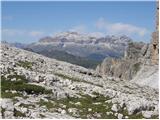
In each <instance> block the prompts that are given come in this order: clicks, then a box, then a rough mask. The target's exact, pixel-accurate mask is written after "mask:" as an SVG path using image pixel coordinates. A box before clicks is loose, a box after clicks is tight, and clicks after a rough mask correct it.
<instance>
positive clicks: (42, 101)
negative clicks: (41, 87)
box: [37, 99, 55, 110]
mask: <svg viewBox="0 0 160 120" xmlns="http://www.w3.org/2000/svg"><path fill="white" fill-rule="evenodd" d="M37 104H38V105H39V106H46V107H47V109H48V110H50V109H51V108H54V107H55V104H54V103H53V102H51V101H44V100H42V99H41V100H40V101H39V102H38V103H37Z"/></svg>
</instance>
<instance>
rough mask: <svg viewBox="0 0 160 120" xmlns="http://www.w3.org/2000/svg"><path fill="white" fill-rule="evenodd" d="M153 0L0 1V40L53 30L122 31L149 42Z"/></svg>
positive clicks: (36, 36) (24, 39) (31, 39)
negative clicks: (0, 2) (115, 0)
mask: <svg viewBox="0 0 160 120" xmlns="http://www.w3.org/2000/svg"><path fill="white" fill-rule="evenodd" d="M155 10H156V3H155V2H154V1H148V2H147V1H143V2H142V1H141V2H138V1H133V2H127V1H126V2H107V1H101V2H98V1H97V2H82V1H81V2H62V1H61V2H53V1H50V2H44V1H41V2H33V1H30V2H29V1H28V2H20V1H19V2H18V1H17V2H11V1H10V2H9V1H8V2H2V40H6V41H9V42H22V43H31V42H35V41H38V40H39V39H40V38H41V37H44V36H54V34H55V33H57V32H63V31H77V32H80V33H91V34H95V35H99V36H104V35H112V34H115V35H121V34H125V35H127V36H129V37H131V38H132V39H133V40H135V41H145V42H149V41H150V39H151V33H152V32H153V31H154V29H155Z"/></svg>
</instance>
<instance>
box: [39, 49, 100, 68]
mask: <svg viewBox="0 0 160 120" xmlns="http://www.w3.org/2000/svg"><path fill="white" fill-rule="evenodd" d="M37 53H39V54H42V55H44V56H47V57H50V58H55V59H57V60H61V61H66V62H69V63H72V64H76V65H79V66H83V67H85V68H92V69H95V68H96V67H97V65H98V64H100V63H101V62H102V61H101V60H92V59H88V58H83V57H79V56H74V55H71V54H68V53H67V52H65V51H58V50H52V51H50V50H42V51H39V52H37Z"/></svg>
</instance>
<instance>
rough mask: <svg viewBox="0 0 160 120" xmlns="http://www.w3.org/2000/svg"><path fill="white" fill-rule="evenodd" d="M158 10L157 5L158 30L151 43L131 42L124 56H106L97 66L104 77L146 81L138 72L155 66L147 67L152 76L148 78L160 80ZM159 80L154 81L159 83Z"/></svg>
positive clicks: (147, 73)
mask: <svg viewBox="0 0 160 120" xmlns="http://www.w3.org/2000/svg"><path fill="white" fill-rule="evenodd" d="M158 10H159V8H158V7H157V22H156V31H155V32H153V34H152V40H151V43H150V44H146V43H142V42H130V43H129V44H128V47H127V49H126V51H125V54H124V57H123V58H121V59H115V58H106V59H105V60H104V61H103V62H102V63H101V64H100V65H98V66H97V69H96V71H97V72H98V73H99V74H101V75H102V76H103V77H108V76H109V77H112V78H114V79H118V80H132V79H133V78H136V79H137V80H140V81H141V82H142V81H143V83H146V82H145V78H144V79H142V78H143V77H141V74H138V72H142V71H144V70H143V69H144V68H145V69H146V68H148V67H152V66H153V67H154V68H155V69H146V71H147V72H146V71H145V74H146V76H148V75H149V74H150V76H148V77H147V78H154V79H155V78H156V81H157V82H158V77H157V76H158V60H159V37H158V33H159V29H158V27H159V23H158ZM151 73H156V74H151ZM137 75H138V76H137ZM143 75H144V74H143ZM152 75H153V76H152ZM147 78H146V79H147ZM137 80H136V81H137ZM154 81H155V80H154ZM150 82H152V79H149V80H148V79H147V83H146V84H145V85H150ZM157 82H154V83H155V84H158V83H157ZM153 86H154V87H155V86H156V88H158V85H152V87H153Z"/></svg>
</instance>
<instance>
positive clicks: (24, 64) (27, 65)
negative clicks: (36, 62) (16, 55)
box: [17, 61, 33, 69]
mask: <svg viewBox="0 0 160 120" xmlns="http://www.w3.org/2000/svg"><path fill="white" fill-rule="evenodd" d="M17 65H18V66H21V67H24V68H27V69H31V68H32V65H33V63H32V62H29V61H19V62H18V63H17Z"/></svg>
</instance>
